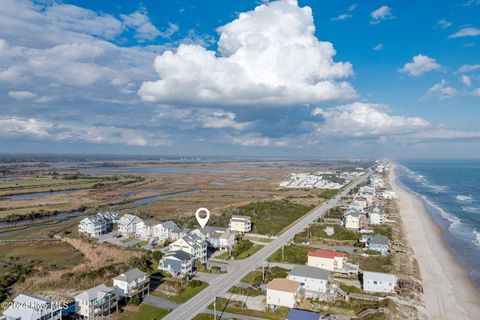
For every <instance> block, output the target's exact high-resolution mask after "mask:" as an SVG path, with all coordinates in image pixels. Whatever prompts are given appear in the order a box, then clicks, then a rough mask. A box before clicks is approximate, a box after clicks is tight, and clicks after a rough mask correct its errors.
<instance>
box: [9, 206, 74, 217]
mask: <svg viewBox="0 0 480 320" xmlns="http://www.w3.org/2000/svg"><path fill="white" fill-rule="evenodd" d="M79 208H80V206H79V205H78V204H74V203H56V204H46V205H36V206H33V207H26V208H19V209H10V210H2V209H1V208H0V220H2V219H7V220H8V219H10V220H16V219H15V218H14V217H16V216H26V215H34V214H35V213H38V214H39V215H48V213H49V212H55V211H57V212H68V211H74V210H77V209H79Z"/></svg>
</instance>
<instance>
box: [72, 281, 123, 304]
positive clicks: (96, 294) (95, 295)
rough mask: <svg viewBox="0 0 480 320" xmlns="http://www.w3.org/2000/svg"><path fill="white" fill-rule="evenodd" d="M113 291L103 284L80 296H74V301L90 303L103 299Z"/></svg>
mask: <svg viewBox="0 0 480 320" xmlns="http://www.w3.org/2000/svg"><path fill="white" fill-rule="evenodd" d="M113 291H114V289H113V288H110V287H107V286H106V285H104V284H103V283H102V284H100V285H98V286H96V287H93V288H91V289H88V290H85V291H83V292H82V293H80V294H77V295H76V296H75V300H82V301H91V300H93V299H99V298H103V297H104V296H105V295H106V294H107V293H110V292H113Z"/></svg>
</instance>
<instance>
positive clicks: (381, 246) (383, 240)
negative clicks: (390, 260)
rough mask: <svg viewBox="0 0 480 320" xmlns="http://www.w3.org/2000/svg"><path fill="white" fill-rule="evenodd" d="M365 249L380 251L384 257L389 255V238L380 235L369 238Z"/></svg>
mask: <svg viewBox="0 0 480 320" xmlns="http://www.w3.org/2000/svg"><path fill="white" fill-rule="evenodd" d="M365 249H367V250H374V251H378V252H380V253H381V254H382V256H387V255H388V238H387V237H386V236H382V235H379V234H376V235H371V236H368V239H367V241H366V242H365Z"/></svg>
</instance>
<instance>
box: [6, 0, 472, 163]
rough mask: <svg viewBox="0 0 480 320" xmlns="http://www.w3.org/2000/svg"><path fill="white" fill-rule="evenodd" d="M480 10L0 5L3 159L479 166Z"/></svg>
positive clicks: (150, 0) (399, 5)
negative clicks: (317, 160) (450, 161)
mask: <svg viewBox="0 0 480 320" xmlns="http://www.w3.org/2000/svg"><path fill="white" fill-rule="evenodd" d="M479 18H480V1H479V0H460V1H434V0H429V1H426V0H419V1H400V0H398V1H377V0H369V1H354V0H335V1H334V0H331V1H323V0H298V1H295V0H279V1H258V0H257V1H247V0H238V1H213V0H204V1H179V0H177V1H175V0H171V1H155V0H144V1H141V2H136V1H110V0H106V1H87V0H84V1H80V0H74V1H68V0H67V1H63V2H60V1H48V0H47V1H45V0H42V1H30V0H2V2H1V5H0V153H74V154H77V153H78V154H138V155H143V154H147V155H159V156H162V155H198V156H202V155H219V156H222V155H225V156H285V157H290V156H300V157H301V156H305V157H369V158H376V157H393V158H480V125H479V122H480V19H479Z"/></svg>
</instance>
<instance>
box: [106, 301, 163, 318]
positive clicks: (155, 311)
mask: <svg viewBox="0 0 480 320" xmlns="http://www.w3.org/2000/svg"><path fill="white" fill-rule="evenodd" d="M168 313H169V311H168V310H166V309H160V308H157V307H154V306H151V305H148V304H141V305H139V306H128V307H127V308H126V310H125V311H124V312H122V313H117V314H115V315H114V316H113V319H114V320H155V319H162V318H163V317H165V316H166V315H167V314H168Z"/></svg>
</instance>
